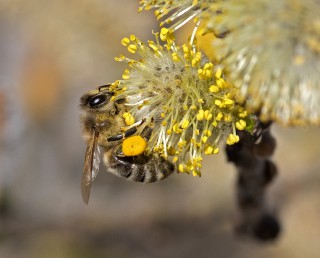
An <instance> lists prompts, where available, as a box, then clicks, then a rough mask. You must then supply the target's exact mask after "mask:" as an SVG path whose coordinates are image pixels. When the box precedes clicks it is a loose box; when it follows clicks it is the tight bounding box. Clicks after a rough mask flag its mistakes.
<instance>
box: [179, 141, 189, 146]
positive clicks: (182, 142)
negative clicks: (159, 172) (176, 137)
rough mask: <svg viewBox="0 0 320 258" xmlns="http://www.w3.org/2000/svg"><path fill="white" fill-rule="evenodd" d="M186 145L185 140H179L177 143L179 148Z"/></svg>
mask: <svg viewBox="0 0 320 258" xmlns="http://www.w3.org/2000/svg"><path fill="white" fill-rule="evenodd" d="M186 145H187V142H186V141H181V142H179V143H178V147H179V148H183V147H184V146H186Z"/></svg>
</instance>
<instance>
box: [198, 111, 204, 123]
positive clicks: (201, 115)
mask: <svg viewBox="0 0 320 258" xmlns="http://www.w3.org/2000/svg"><path fill="white" fill-rule="evenodd" d="M203 118H204V110H203V109H200V110H199V112H198V114H197V120H199V121H201V120H203Z"/></svg>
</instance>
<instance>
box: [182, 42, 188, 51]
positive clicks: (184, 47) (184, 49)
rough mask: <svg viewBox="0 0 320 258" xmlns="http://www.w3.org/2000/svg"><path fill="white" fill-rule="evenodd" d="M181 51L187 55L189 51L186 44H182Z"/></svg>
mask: <svg viewBox="0 0 320 258" xmlns="http://www.w3.org/2000/svg"><path fill="white" fill-rule="evenodd" d="M182 50H183V52H184V53H189V51H190V50H189V48H188V47H187V45H186V44H184V45H183V46H182Z"/></svg>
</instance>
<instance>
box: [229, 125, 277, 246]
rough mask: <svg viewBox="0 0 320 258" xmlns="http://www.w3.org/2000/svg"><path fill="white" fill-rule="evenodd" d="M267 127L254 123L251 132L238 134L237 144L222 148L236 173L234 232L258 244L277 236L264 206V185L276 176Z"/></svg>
mask: <svg viewBox="0 0 320 258" xmlns="http://www.w3.org/2000/svg"><path fill="white" fill-rule="evenodd" d="M270 127H271V123H266V124H265V123H261V122H258V123H256V127H255V129H254V132H253V133H249V132H245V131H242V132H239V136H240V141H239V142H238V143H236V144H234V145H227V146H226V154H227V158H228V161H229V162H232V163H234V165H235V166H236V169H237V173H238V178H237V183H236V196H237V204H238V208H239V218H238V222H237V225H236V227H235V229H236V232H237V233H239V234H242V235H249V236H252V237H255V238H256V239H258V240H261V241H269V240H274V239H275V238H277V236H278V235H279V233H280V224H279V222H278V221H277V218H276V217H275V216H273V215H272V214H271V212H270V210H269V207H268V206H267V204H266V189H267V186H268V185H269V184H270V183H271V182H272V181H273V179H274V177H275V176H276V174H277V168H276V165H275V164H274V163H273V162H272V161H271V160H270V157H271V156H272V154H273V152H274V150H275V147H276V141H275V139H274V137H273V136H272V135H271V132H270Z"/></svg>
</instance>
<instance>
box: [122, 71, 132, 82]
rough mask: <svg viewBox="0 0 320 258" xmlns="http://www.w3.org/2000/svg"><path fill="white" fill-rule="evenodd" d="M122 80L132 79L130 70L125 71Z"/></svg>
mask: <svg viewBox="0 0 320 258" xmlns="http://www.w3.org/2000/svg"><path fill="white" fill-rule="evenodd" d="M122 79H124V80H128V79H130V71H129V70H127V69H126V70H124V71H123V74H122Z"/></svg>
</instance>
